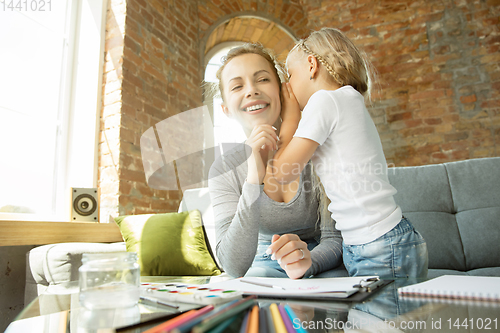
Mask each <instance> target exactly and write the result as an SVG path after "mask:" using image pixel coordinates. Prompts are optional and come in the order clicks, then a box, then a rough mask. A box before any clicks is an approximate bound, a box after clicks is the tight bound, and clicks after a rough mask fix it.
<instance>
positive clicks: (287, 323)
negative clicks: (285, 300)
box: [278, 304, 296, 333]
mask: <svg viewBox="0 0 500 333" xmlns="http://www.w3.org/2000/svg"><path fill="white" fill-rule="evenodd" d="M278 310H279V311H280V314H281V319H283V323H284V324H285V327H286V330H287V332H288V333H295V332H296V330H295V328H294V327H293V324H292V320H291V319H290V317H288V314H287V313H286V310H285V308H284V307H283V305H282V304H280V305H278Z"/></svg>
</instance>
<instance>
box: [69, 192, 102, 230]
mask: <svg viewBox="0 0 500 333" xmlns="http://www.w3.org/2000/svg"><path fill="white" fill-rule="evenodd" d="M71 221H74V222H99V191H98V189H97V188H76V187H72V188H71Z"/></svg>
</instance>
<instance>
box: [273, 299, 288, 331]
mask: <svg viewBox="0 0 500 333" xmlns="http://www.w3.org/2000/svg"><path fill="white" fill-rule="evenodd" d="M269 310H271V315H272V316H273V322H274V329H275V330H276V333H288V332H287V331H286V327H285V323H284V322H283V319H281V315H280V310H279V309H278V306H277V305H276V303H273V304H271V305H269Z"/></svg>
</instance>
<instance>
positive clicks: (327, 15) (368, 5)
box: [303, 0, 500, 166]
mask: <svg viewBox="0 0 500 333" xmlns="http://www.w3.org/2000/svg"><path fill="white" fill-rule="evenodd" d="M303 3H304V4H305V8H307V9H306V12H307V13H308V14H309V15H308V20H309V22H308V26H309V27H311V28H316V27H322V26H331V27H337V28H339V29H341V30H342V31H344V32H345V33H346V34H347V35H348V36H349V37H350V38H352V39H353V40H354V42H355V43H356V44H357V45H358V46H360V47H361V48H362V49H363V50H365V52H366V53H367V54H368V56H369V58H370V59H371V61H372V62H373V65H374V66H375V68H376V69H377V71H378V86H377V87H376V88H375V91H374V94H373V102H372V105H371V107H370V112H371V114H372V117H373V119H374V120H375V122H376V124H377V127H378V130H379V133H380V136H381V138H382V143H383V146H384V150H385V154H386V158H387V160H388V162H390V163H394V164H395V165H398V166H404V165H423V164H431V163H440V162H447V161H455V160H463V159H468V158H478V157H488V156H500V65H499V64H500V52H499V47H500V25H499V23H500V22H499V17H500V1H498V0H487V1H465V0H458V1H437V0H433V1H384V0H382V1H381V0H379V1H349V0H346V1H337V0H336V1H304V2H303Z"/></svg>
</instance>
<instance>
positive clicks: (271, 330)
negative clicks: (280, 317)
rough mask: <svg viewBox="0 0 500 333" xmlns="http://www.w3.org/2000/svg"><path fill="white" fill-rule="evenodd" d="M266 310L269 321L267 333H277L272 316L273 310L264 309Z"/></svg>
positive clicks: (267, 307)
mask: <svg viewBox="0 0 500 333" xmlns="http://www.w3.org/2000/svg"><path fill="white" fill-rule="evenodd" d="M264 309H265V310H266V319H267V331H268V332H269V333H276V329H275V328H274V320H273V316H272V314H271V309H270V308H269V306H266V307H265V308H264Z"/></svg>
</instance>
